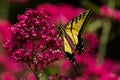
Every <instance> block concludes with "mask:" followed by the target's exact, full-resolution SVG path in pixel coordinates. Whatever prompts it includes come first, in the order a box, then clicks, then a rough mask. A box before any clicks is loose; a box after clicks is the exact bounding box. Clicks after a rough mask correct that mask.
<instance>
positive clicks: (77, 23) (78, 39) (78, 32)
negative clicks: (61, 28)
mask: <svg viewBox="0 0 120 80" xmlns="http://www.w3.org/2000/svg"><path fill="white" fill-rule="evenodd" d="M91 13H92V10H86V11H85V12H83V13H81V14H79V15H78V16H77V17H75V18H73V19H72V20H71V21H69V22H68V23H67V24H66V25H65V32H66V33H67V35H68V36H69V37H70V39H71V40H72V43H73V45H74V46H75V48H76V50H78V52H79V53H81V51H82V50H83V48H84V47H83V42H82V32H83V28H84V25H85V23H86V22H87V20H88V18H89V17H90V15H91ZM66 49H67V48H65V51H66Z"/></svg>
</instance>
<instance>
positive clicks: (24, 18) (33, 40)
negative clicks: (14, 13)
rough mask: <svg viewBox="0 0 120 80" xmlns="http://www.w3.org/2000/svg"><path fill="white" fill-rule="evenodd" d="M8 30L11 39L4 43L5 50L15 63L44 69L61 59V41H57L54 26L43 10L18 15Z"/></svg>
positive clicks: (30, 10) (28, 11)
mask: <svg viewBox="0 0 120 80" xmlns="http://www.w3.org/2000/svg"><path fill="white" fill-rule="evenodd" d="M10 30H11V31H12V34H13V38H12V39H11V40H8V41H7V42H6V43H5V48H7V49H8V51H9V52H10V55H11V56H12V57H13V59H15V60H16V61H22V62H25V63H27V64H36V65H39V64H40V65H42V66H43V67H45V66H46V65H47V64H48V63H50V62H52V61H55V60H58V59H61V58H62V55H61V51H60V50H59V49H60V48H61V40H60V39H57V32H56V29H55V25H54V24H53V23H52V22H51V17H50V16H49V15H48V14H47V12H45V11H44V10H43V9H41V10H39V11H35V10H32V9H29V10H27V11H26V12H25V13H24V14H22V15H19V16H18V22H17V23H16V24H14V25H13V26H11V27H10Z"/></svg>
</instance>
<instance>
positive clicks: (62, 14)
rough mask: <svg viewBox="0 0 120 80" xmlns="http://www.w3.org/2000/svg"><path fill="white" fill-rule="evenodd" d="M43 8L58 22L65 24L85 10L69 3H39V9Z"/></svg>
mask: <svg viewBox="0 0 120 80" xmlns="http://www.w3.org/2000/svg"><path fill="white" fill-rule="evenodd" d="M41 8H44V9H45V10H46V11H47V12H48V14H50V16H51V17H52V18H53V19H54V20H55V21H56V22H57V23H58V24H62V25H65V24H66V23H67V22H68V21H69V20H71V19H72V18H73V17H75V16H76V15H78V14H79V13H80V12H82V11H83V10H84V9H83V8H75V7H73V6H71V5H68V4H59V5H53V4H49V3H46V4H42V5H39V6H38V7H37V10H38V11H39V10H40V9H41Z"/></svg>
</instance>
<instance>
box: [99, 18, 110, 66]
mask: <svg viewBox="0 0 120 80" xmlns="http://www.w3.org/2000/svg"><path fill="white" fill-rule="evenodd" d="M110 30H111V23H110V20H103V27H102V34H101V38H100V45H99V51H98V52H99V53H98V55H97V63H98V64H99V65H102V63H103V61H104V57H105V53H106V45H107V42H108V40H109V39H108V38H109V34H110Z"/></svg>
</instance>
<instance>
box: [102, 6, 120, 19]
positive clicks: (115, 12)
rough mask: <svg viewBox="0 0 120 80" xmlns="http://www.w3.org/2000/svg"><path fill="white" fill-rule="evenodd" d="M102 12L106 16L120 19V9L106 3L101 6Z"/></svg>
mask: <svg viewBox="0 0 120 80" xmlns="http://www.w3.org/2000/svg"><path fill="white" fill-rule="evenodd" d="M100 14H101V15H103V16H106V17H113V18H114V19H116V20H118V21H120V11H119V10H114V9H112V8H109V7H107V6H105V5H103V6H102V7H101V8H100Z"/></svg>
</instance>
